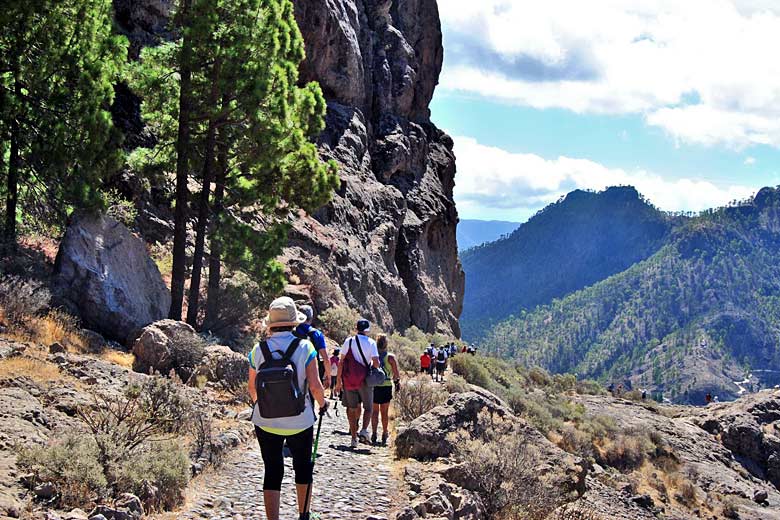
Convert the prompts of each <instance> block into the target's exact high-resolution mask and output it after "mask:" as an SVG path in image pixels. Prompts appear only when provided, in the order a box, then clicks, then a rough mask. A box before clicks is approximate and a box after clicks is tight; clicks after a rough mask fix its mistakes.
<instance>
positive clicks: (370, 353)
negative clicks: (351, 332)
mask: <svg viewBox="0 0 780 520" xmlns="http://www.w3.org/2000/svg"><path fill="white" fill-rule="evenodd" d="M356 340H357V341H360V347H361V348H362V349H363V355H364V356H366V361H368V363H369V364H370V363H371V358H378V357H379V349H377V348H376V341H374V340H373V339H371V338H369V337H368V336H363V335H362V334H357V335H356V336H351V337H349V338H347V339H345V340H344V345H343V346H342V347H341V354H342V355H344V356H346V355H347V353H348V352H349V349H350V348H351V349H352V355H353V356H355V359H357V362H358V363H360V364H361V365H365V363H363V358H362V357H361V355H360V351H359V350H358V346H357V343H356ZM350 345H351V346H350Z"/></svg>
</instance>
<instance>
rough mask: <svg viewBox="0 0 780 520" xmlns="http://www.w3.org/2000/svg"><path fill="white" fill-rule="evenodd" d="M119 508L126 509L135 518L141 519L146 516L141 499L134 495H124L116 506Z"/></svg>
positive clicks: (117, 501)
mask: <svg viewBox="0 0 780 520" xmlns="http://www.w3.org/2000/svg"><path fill="white" fill-rule="evenodd" d="M114 505H115V506H116V507H117V508H120V509H126V510H127V511H129V512H130V514H131V515H132V516H134V517H137V518H140V517H142V516H143V514H144V506H143V505H142V504H141V499H140V498H138V497H137V496H135V495H133V494H132V493H123V494H122V495H120V496H119V498H118V499H117V500H116V502H115V504H114Z"/></svg>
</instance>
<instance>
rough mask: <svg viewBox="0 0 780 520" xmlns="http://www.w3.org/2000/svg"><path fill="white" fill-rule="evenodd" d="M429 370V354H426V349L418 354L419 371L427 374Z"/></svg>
mask: <svg viewBox="0 0 780 520" xmlns="http://www.w3.org/2000/svg"><path fill="white" fill-rule="evenodd" d="M430 371H431V356H429V355H428V351H427V350H424V351H423V353H422V355H421V356H420V373H421V374H429V373H430Z"/></svg>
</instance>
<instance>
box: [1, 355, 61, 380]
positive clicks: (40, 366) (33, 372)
mask: <svg viewBox="0 0 780 520" xmlns="http://www.w3.org/2000/svg"><path fill="white" fill-rule="evenodd" d="M17 377H29V378H30V379H31V380H33V381H35V382H36V383H49V382H51V381H58V380H60V379H62V374H61V373H60V369H59V367H58V366H57V365H55V364H54V363H49V362H48V361H41V360H39V359H33V358H29V357H26V356H14V357H10V358H6V359H0V380H3V379H14V378H17Z"/></svg>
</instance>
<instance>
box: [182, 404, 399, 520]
mask: <svg viewBox="0 0 780 520" xmlns="http://www.w3.org/2000/svg"><path fill="white" fill-rule="evenodd" d="M331 403H333V401H331ZM330 414H331V417H325V418H324V420H323V422H322V433H321V434H320V447H319V454H320V456H319V458H318V459H317V463H316V465H315V468H314V500H313V507H312V511H314V512H318V513H320V515H321V517H322V518H323V519H329V520H381V519H387V520H389V519H391V518H392V515H391V511H394V510H395V509H396V508H395V507H393V506H394V505H397V504H394V502H395V499H396V497H398V496H399V489H400V484H399V483H398V481H397V479H396V478H395V477H394V475H393V469H392V465H393V460H392V455H391V452H390V448H389V447H381V446H369V445H365V444H361V445H360V448H358V449H355V450H352V449H350V448H349V441H350V437H349V428H348V426H347V420H346V413H345V410H344V408H343V406H341V404H339V415H338V416H337V415H336V414H335V413H334V411H333V410H331V412H330ZM315 427H316V426H315ZM380 433H381V427H380ZM262 488H263V461H262V459H261V457H260V449H259V448H258V446H257V442H256V441H255V440H254V439H252V441H250V442H249V443H247V444H246V445H244V446H242V447H240V448H238V449H237V450H236V451H235V452H234V453H233V454H232V455H231V456H230V457H229V458H228V460H227V461H226V462H225V463H224V465H223V466H222V467H221V469H220V470H218V471H216V472H214V473H211V474H206V475H203V476H201V477H200V479H199V481H198V482H196V483H195V484H194V487H193V489H192V492H191V497H190V500H188V506H187V508H186V509H185V510H184V511H182V512H181V513H179V514H178V515H177V518H184V519H200V518H210V519H231V520H249V519H252V520H254V519H258V518H262V519H264V518H265V510H264V508H263V500H262ZM297 511H298V510H297V507H296V503H295V488H294V484H293V470H292V459H291V458H285V474H284V483H283V484H282V512H281V519H282V520H296V519H297V518H298V512H297Z"/></svg>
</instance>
